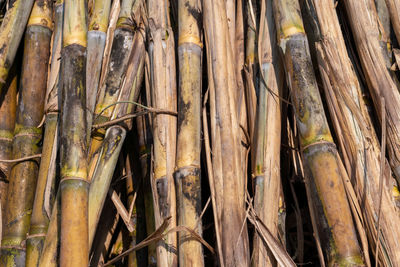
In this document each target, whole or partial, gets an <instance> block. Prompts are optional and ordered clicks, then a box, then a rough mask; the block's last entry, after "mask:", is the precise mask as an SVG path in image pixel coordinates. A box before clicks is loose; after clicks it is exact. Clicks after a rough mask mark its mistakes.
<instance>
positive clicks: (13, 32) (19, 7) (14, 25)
mask: <svg viewBox="0 0 400 267" xmlns="http://www.w3.org/2000/svg"><path fill="white" fill-rule="evenodd" d="M34 2H35V1H34V0H16V1H10V2H9V3H10V6H9V7H8V10H7V12H6V15H5V17H4V19H3V21H2V23H1V27H0V48H1V49H0V91H1V90H3V86H4V84H5V83H6V81H7V76H8V72H9V70H10V68H11V66H12V64H13V63H14V58H15V55H16V54H17V50H18V47H19V44H20V42H21V39H22V35H23V34H24V32H25V27H26V24H27V22H28V18H29V15H30V13H31V10H32V7H33V3H34ZM48 22H51V21H48ZM48 26H50V25H48Z"/></svg>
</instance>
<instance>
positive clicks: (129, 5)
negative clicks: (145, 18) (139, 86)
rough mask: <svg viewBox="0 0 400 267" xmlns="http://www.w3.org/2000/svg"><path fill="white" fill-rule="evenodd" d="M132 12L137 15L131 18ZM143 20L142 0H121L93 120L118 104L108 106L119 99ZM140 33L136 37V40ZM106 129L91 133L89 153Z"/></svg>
mask: <svg viewBox="0 0 400 267" xmlns="http://www.w3.org/2000/svg"><path fill="white" fill-rule="evenodd" d="M132 14H133V15H134V17H133V18H132ZM140 20H141V1H140V0H124V1H122V5H121V11H120V13H119V17H118V21H117V26H116V29H115V31H114V41H113V43H112V47H111V55H110V61H109V63H108V69H107V74H106V76H105V79H104V83H103V84H101V85H100V86H101V88H100V92H99V97H98V100H97V104H96V107H95V112H94V123H95V124H98V123H102V122H106V121H108V120H110V118H111V115H112V113H113V111H114V108H115V106H111V107H109V105H111V104H114V103H115V102H117V101H118V97H119V95H120V91H121V87H122V83H123V80H124V77H125V73H126V70H127V68H128V63H129V60H130V55H131V51H132V47H133V44H134V41H135V38H134V36H135V32H136V26H137V25H139V23H140ZM138 39H139V37H136V41H137V40H138ZM104 134H105V130H104V129H97V130H96V131H95V132H93V133H92V139H91V144H90V149H89V151H90V152H89V157H90V158H92V157H93V154H94V153H95V152H96V151H97V150H98V149H99V147H100V145H101V143H102V141H103V138H104Z"/></svg>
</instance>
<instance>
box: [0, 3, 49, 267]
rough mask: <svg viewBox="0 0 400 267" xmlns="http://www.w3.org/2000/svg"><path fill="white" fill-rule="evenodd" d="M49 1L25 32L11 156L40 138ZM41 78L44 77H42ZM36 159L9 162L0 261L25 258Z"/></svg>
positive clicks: (33, 147)
mask: <svg viewBox="0 0 400 267" xmlns="http://www.w3.org/2000/svg"><path fill="white" fill-rule="evenodd" d="M51 5H52V2H51V1H47V0H42V1H36V2H35V5H34V10H33V12H32V16H31V17H30V20H29V23H28V27H27V32H26V35H25V43H24V44H25V45H24V57H23V65H22V75H21V85H20V91H19V94H20V95H19V99H18V107H17V116H16V127H15V130H14V139H13V158H14V159H18V158H23V157H27V156H32V155H35V154H39V153H40V150H41V148H40V147H39V145H38V143H39V141H40V139H41V137H42V131H41V129H39V128H37V127H36V126H37V125H38V124H39V122H40V120H41V119H42V116H43V111H44V97H45V93H46V82H47V70H48V60H49V56H50V41H51V24H48V23H46V24H40V23H39V24H38V23H37V21H36V20H35V19H37V18H40V19H39V21H41V22H42V21H45V22H48V21H51V19H50V17H51V10H52V8H51ZM44 77H45V78H44ZM38 169H39V168H38V160H29V161H21V162H19V163H16V164H14V165H13V167H12V170H11V176H10V184H9V191H8V194H7V207H6V211H5V219H6V223H5V228H4V232H3V239H2V246H3V247H8V248H5V249H3V250H2V255H1V264H9V265H11V266H12V265H13V264H17V265H18V264H21V262H22V263H23V262H24V261H25V245H24V243H25V240H26V235H27V233H28V231H29V225H30V219H31V213H32V206H33V200H34V196H35V188H36V181H37V175H38Z"/></svg>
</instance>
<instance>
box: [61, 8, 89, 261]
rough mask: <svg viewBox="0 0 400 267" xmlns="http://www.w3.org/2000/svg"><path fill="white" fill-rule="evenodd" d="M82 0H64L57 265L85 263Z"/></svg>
mask: <svg viewBox="0 0 400 267" xmlns="http://www.w3.org/2000/svg"><path fill="white" fill-rule="evenodd" d="M86 34H87V29H86V14H85V1H83V0H72V1H66V2H65V6H64V26H63V48H62V52H61V56H62V61H61V76H62V77H61V79H62V96H61V135H60V144H61V147H60V151H61V158H60V162H61V164H60V165H61V180H60V194H61V207H60V211H61V228H60V235H61V236H60V266H85V267H86V266H87V265H88V260H89V244H88V243H89V242H88V239H89V238H88V191H89V181H88V177H87V172H88V163H87V151H86V148H87V146H86V143H87V137H86V135H87V132H86V131H87V126H86V104H85V102H86V90H85V87H86V83H85V70H86V46H87V35H86Z"/></svg>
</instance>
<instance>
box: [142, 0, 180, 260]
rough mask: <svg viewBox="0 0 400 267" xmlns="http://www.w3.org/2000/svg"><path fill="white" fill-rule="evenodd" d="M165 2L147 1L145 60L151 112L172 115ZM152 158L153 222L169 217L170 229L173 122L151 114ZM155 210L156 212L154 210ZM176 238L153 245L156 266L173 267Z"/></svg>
mask: <svg viewBox="0 0 400 267" xmlns="http://www.w3.org/2000/svg"><path fill="white" fill-rule="evenodd" d="M167 3H168V1H165V0H162V1H156V0H148V1H147V7H148V12H149V23H150V24H149V30H150V31H149V35H150V38H149V48H148V51H149V58H150V86H151V87H150V88H151V102H152V106H153V107H155V108H162V109H166V110H171V111H176V102H177V101H176V78H175V48H174V46H175V45H174V34H173V32H172V29H171V26H170V25H171V24H170V21H169V17H168V14H167ZM152 120H153V121H152V127H153V138H154V145H153V155H154V166H153V169H154V170H153V172H154V183H153V185H154V189H153V190H154V191H153V192H155V195H154V198H155V202H156V204H157V205H156V206H155V213H156V214H155V222H156V227H159V226H160V225H161V224H162V222H163V221H164V219H165V218H167V217H169V216H171V220H170V226H171V227H174V226H176V224H177V218H176V193H175V183H174V178H173V172H174V167H175V163H176V162H175V157H176V155H175V152H176V127H177V125H176V123H177V122H176V118H175V117H173V116H169V115H162V114H158V115H157V114H154V116H153V117H152ZM157 208H158V209H157ZM176 249H177V235H176V233H170V234H169V235H167V236H166V237H165V239H164V240H161V241H159V242H158V243H157V265H158V266H177V265H178V259H177V252H176Z"/></svg>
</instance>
